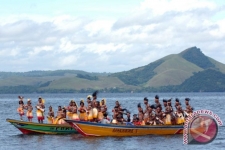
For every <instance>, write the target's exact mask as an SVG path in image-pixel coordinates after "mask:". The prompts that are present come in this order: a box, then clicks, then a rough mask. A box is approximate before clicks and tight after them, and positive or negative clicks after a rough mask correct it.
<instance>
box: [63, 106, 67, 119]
mask: <svg viewBox="0 0 225 150" xmlns="http://www.w3.org/2000/svg"><path fill="white" fill-rule="evenodd" d="M62 110H63V113H64V118H66V117H67V109H66V106H64V107H63V108H62Z"/></svg>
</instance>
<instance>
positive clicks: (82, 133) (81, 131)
mask: <svg viewBox="0 0 225 150" xmlns="http://www.w3.org/2000/svg"><path fill="white" fill-rule="evenodd" d="M69 124H70V125H71V126H72V127H73V128H74V129H76V130H77V131H78V132H79V133H80V134H81V135H83V136H98V135H94V134H87V133H85V132H84V131H83V130H82V129H81V128H80V127H79V126H78V125H77V124H76V123H72V122H69Z"/></svg>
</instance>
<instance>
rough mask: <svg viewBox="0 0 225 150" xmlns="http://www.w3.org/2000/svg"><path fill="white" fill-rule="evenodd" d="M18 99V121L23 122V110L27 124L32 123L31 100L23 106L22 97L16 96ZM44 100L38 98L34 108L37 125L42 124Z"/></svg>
mask: <svg viewBox="0 0 225 150" xmlns="http://www.w3.org/2000/svg"><path fill="white" fill-rule="evenodd" d="M18 98H19V107H18V108H17V112H18V113H19V115H20V120H21V121H22V120H23V116H24V115H25V110H26V111H27V112H26V116H27V119H28V121H29V122H32V119H33V106H32V104H31V99H28V100H27V104H24V102H23V99H24V97H23V96H18ZM44 103H45V100H44V99H42V98H41V97H39V98H38V103H37V105H36V106H35V107H36V109H37V119H38V122H39V123H43V120H44V111H45V105H44Z"/></svg>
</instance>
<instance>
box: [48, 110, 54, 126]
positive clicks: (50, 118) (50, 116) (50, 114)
mask: <svg viewBox="0 0 225 150" xmlns="http://www.w3.org/2000/svg"><path fill="white" fill-rule="evenodd" d="M54 117H55V114H54V111H53V109H52V106H49V111H48V117H47V118H48V123H50V124H52V123H54Z"/></svg>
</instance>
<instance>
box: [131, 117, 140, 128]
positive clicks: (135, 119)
mask: <svg viewBox="0 0 225 150" xmlns="http://www.w3.org/2000/svg"><path fill="white" fill-rule="evenodd" d="M132 123H133V125H135V126H138V125H141V122H140V121H139V118H138V115H137V114H133V120H132Z"/></svg>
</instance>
